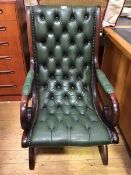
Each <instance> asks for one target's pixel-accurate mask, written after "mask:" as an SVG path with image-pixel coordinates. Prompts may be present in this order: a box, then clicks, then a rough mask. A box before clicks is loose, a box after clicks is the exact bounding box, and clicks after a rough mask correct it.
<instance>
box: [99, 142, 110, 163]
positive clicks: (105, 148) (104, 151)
mask: <svg viewBox="0 0 131 175" xmlns="http://www.w3.org/2000/svg"><path fill="white" fill-rule="evenodd" d="M98 149H99V152H100V155H101V160H102V163H103V165H108V146H107V145H100V146H98Z"/></svg>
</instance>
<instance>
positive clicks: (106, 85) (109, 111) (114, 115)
mask: <svg viewBox="0 0 131 175" xmlns="http://www.w3.org/2000/svg"><path fill="white" fill-rule="evenodd" d="M96 75H97V79H98V82H99V84H100V86H101V88H102V90H103V91H104V94H106V96H107V97H108V99H109V101H110V106H109V104H108V106H107V104H106V105H105V106H104V109H103V113H104V116H105V117H106V120H107V121H108V123H109V124H110V126H116V125H117V124H118V122H119V114H120V109H119V103H118V100H117V98H116V95H115V90H114V88H113V86H112V85H111V83H110V82H109V80H108V78H107V77H106V75H105V74H104V72H103V71H101V70H100V69H97V70H96Z"/></svg>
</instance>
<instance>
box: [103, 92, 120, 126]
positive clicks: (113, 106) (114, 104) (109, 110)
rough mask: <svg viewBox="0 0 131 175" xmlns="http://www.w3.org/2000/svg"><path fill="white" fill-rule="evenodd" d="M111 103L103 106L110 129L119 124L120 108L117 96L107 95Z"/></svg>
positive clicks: (113, 94)
mask: <svg viewBox="0 0 131 175" xmlns="http://www.w3.org/2000/svg"><path fill="white" fill-rule="evenodd" d="M107 96H108V98H109V101H110V104H108V105H104V104H103V115H104V117H105V118H106V121H107V122H108V123H107V124H108V125H109V126H110V127H114V126H116V125H117V124H118V122H119V115H120V108H119V103H118V100H117V98H116V96H115V93H111V94H108V95H107Z"/></svg>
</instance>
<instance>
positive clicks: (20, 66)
mask: <svg viewBox="0 0 131 175" xmlns="http://www.w3.org/2000/svg"><path fill="white" fill-rule="evenodd" d="M26 60H27V61H26ZM28 62H29V52H28V42H27V32H26V19H25V7H24V2H23V1H21V0H0V101H2V100H4V99H5V100H12V99H15V100H17V97H18V100H19V99H20V98H19V97H20V95H21V91H22V86H23V83H24V80H25V76H26V70H27V66H26V65H28ZM7 72H8V73H7ZM19 75H20V76H19ZM18 77H19V78H18ZM4 96H5V97H4ZM13 96H14V98H12V97H13Z"/></svg>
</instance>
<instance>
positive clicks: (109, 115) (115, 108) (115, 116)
mask: <svg viewBox="0 0 131 175" xmlns="http://www.w3.org/2000/svg"><path fill="white" fill-rule="evenodd" d="M99 14H100V9H99V8H98V10H97V18H98V19H97V28H96V36H97V37H96V38H95V68H96V69H99V67H100V66H99V63H98V55H99V41H100V37H99V36H100V35H99V33H100V29H101V24H100V15H99ZM94 71H95V70H94ZM95 79H96V77H95ZM96 87H97V85H96V82H95V81H94V93H93V94H94V99H95V103H96V106H97V109H99V111H100V110H101V106H102V108H104V106H105V105H108V108H109V110H108V112H107V111H106V113H105V111H103V112H104V117H105V118H106V120H107V123H108V125H109V127H114V126H116V125H117V124H118V121H119V114H120V112H119V103H118V100H117V98H116V95H115V94H114V93H109V94H105V93H104V91H103V89H102V88H101V91H103V92H100V93H99V89H96ZM98 94H100V95H99V96H98ZM103 95H104V96H106V99H107V100H108V103H107V100H106V101H104V99H105V98H104V99H103ZM99 98H100V99H99ZM100 102H101V104H99V103H100Z"/></svg>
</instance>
